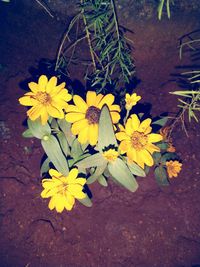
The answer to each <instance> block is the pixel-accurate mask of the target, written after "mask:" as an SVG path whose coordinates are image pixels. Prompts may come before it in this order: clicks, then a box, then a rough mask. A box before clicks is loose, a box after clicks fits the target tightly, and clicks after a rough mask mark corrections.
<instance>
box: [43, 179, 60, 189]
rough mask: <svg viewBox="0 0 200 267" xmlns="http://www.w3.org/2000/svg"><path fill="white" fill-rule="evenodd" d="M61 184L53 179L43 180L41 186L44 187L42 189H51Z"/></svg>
mask: <svg viewBox="0 0 200 267" xmlns="http://www.w3.org/2000/svg"><path fill="white" fill-rule="evenodd" d="M60 184H61V181H60V180H58V179H57V180H56V181H55V180H53V179H43V180H42V186H43V187H44V189H52V188H54V187H56V186H59V185H60Z"/></svg>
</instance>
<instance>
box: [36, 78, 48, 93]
mask: <svg viewBox="0 0 200 267" xmlns="http://www.w3.org/2000/svg"><path fill="white" fill-rule="evenodd" d="M47 83H48V79H47V76H46V75H41V76H40V78H39V80H38V85H39V89H40V91H42V92H45V90H46V85H47Z"/></svg>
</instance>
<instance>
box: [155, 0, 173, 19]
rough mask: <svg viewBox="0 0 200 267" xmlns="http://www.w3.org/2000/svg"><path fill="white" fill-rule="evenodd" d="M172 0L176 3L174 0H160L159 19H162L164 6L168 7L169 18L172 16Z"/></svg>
mask: <svg viewBox="0 0 200 267" xmlns="http://www.w3.org/2000/svg"><path fill="white" fill-rule="evenodd" d="M170 1H171V2H172V3H174V1H173V0H160V3H159V5H158V19H159V20H161V17H162V14H163V9H164V6H165V7H166V10H167V17H168V19H170V17H171V14H170Z"/></svg>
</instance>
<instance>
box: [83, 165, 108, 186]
mask: <svg viewBox="0 0 200 267" xmlns="http://www.w3.org/2000/svg"><path fill="white" fill-rule="evenodd" d="M106 166H107V164H106V163H105V164H104V165H101V166H98V167H97V168H96V170H95V172H94V173H93V174H92V175H91V176H90V177H89V178H88V179H87V184H92V183H94V182H95V181H96V180H97V179H98V177H99V176H100V175H102V173H103V172H104V171H105V168H106Z"/></svg>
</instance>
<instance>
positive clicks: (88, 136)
mask: <svg viewBox="0 0 200 267" xmlns="http://www.w3.org/2000/svg"><path fill="white" fill-rule="evenodd" d="M114 100H115V98H114V96H113V95H112V94H108V95H105V96H104V95H102V94H98V95H97V94H96V93H95V92H92V91H88V92H87V95H86V102H85V101H84V100H83V99H82V98H81V97H80V96H78V95H74V96H73V101H74V104H75V105H68V107H67V109H66V112H67V115H66V120H67V121H68V122H71V123H73V124H72V128H71V131H72V133H73V134H74V135H78V141H79V142H80V143H81V144H86V143H87V142H88V143H89V144H90V145H92V146H94V145H96V143H97V140H98V126H99V117H100V113H101V108H102V107H103V105H104V104H106V105H107V106H108V108H109V110H110V115H111V118H112V122H113V123H117V122H118V121H119V119H120V115H119V112H120V107H119V106H118V105H113V102H114Z"/></svg>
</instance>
